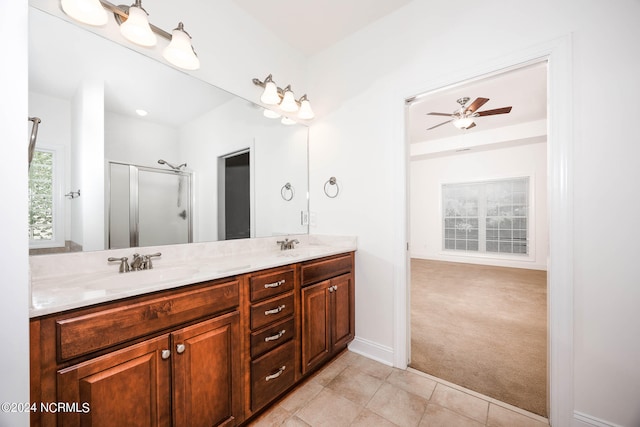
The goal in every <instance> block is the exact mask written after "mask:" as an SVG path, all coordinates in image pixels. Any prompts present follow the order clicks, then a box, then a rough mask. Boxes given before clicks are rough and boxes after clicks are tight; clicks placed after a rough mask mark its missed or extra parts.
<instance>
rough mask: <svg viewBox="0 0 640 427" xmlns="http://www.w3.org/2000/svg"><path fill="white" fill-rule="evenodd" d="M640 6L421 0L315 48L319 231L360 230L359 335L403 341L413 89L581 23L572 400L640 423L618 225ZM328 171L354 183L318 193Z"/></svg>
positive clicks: (627, 195)
mask: <svg viewBox="0 0 640 427" xmlns="http://www.w3.org/2000/svg"><path fill="white" fill-rule="evenodd" d="M639 15H640V3H638V2H637V1H634V0H619V1H617V2H615V4H612V3H605V2H600V1H594V0H591V1H577V0H570V1H565V2H556V1H552V0H543V1H540V2H533V3H523V2H509V1H503V0H492V1H485V2H475V1H471V0H465V1H462V2H440V3H434V2H423V1H417V0H416V1H414V2H412V3H410V4H409V5H407V6H406V7H405V8H403V9H401V10H399V11H397V12H396V13H394V14H392V15H390V16H388V17H386V18H384V19H381V20H379V21H377V22H375V23H374V24H373V25H371V26H369V27H367V28H365V29H363V30H361V31H359V32H358V33H356V34H354V35H353V36H351V37H349V38H348V39H347V40H344V41H342V42H340V43H338V44H337V45H335V46H333V47H331V48H329V49H327V50H325V51H323V52H320V53H319V54H317V55H315V56H314V57H312V58H311V60H310V62H309V73H310V79H309V87H310V89H309V94H310V96H311V94H314V95H313V99H314V109H315V110H316V112H317V113H318V114H319V115H321V116H322V117H321V118H320V119H319V120H316V121H315V123H314V125H313V127H312V129H311V136H310V140H311V154H310V158H311V159H312V164H311V181H310V182H311V205H312V210H314V211H316V212H317V213H318V225H317V227H316V228H314V229H313V232H317V233H344V234H355V235H358V237H359V240H358V246H359V250H358V252H357V255H356V265H357V269H356V280H357V283H358V285H357V291H356V298H357V299H356V334H357V336H358V337H359V338H360V339H362V340H366V342H370V343H374V344H376V345H378V347H377V348H375V349H374V350H376V351H378V354H384V351H382V350H390V351H391V352H392V353H393V351H394V350H396V349H394V348H393V347H394V345H395V344H394V331H393V330H392V327H391V325H392V324H393V322H394V313H395V310H396V301H394V292H393V290H394V287H397V286H404V283H403V281H402V277H401V275H400V274H398V271H402V270H403V268H404V265H403V262H402V260H403V259H404V256H403V255H404V254H403V252H404V242H402V239H401V236H402V233H403V229H402V226H398V224H399V223H400V224H401V223H402V222H403V221H404V213H403V207H402V206H399V205H401V204H403V201H404V199H403V188H404V178H405V177H404V175H403V166H402V165H403V164H405V162H406V159H405V157H404V153H403V148H402V147H403V144H404V137H403V127H404V122H403V120H404V118H403V98H404V97H408V96H411V95H415V94H417V93H420V92H424V91H426V90H428V89H435V88H438V87H442V86H445V85H448V84H450V83H455V80H454V79H455V78H456V76H467V75H468V74H467V73H468V72H469V71H468V70H469V69H473V70H477V69H483V68H484V67H486V66H488V65H490V64H491V63H492V62H494V61H497V60H498V59H499V58H504V57H506V56H509V55H513V54H514V53H516V52H519V51H522V50H523V49H531V48H533V47H534V46H537V45H539V44H542V43H547V42H549V41H551V40H553V39H555V38H557V37H560V36H566V35H569V34H571V35H572V41H573V43H572V46H573V48H572V52H571V53H572V64H571V65H572V68H573V76H572V79H571V81H572V87H571V88H568V89H566V91H568V93H570V94H572V95H571V99H570V100H569V101H570V102H571V104H572V107H573V129H574V141H573V147H574V156H573V158H572V159H571V160H572V161H573V165H574V170H573V176H572V177H571V178H573V181H574V183H575V184H574V188H573V190H574V193H573V197H574V211H575V218H574V221H573V223H574V230H573V233H574V235H575V240H574V241H573V242H572V244H573V248H574V260H573V265H572V267H573V271H574V296H575V298H574V303H575V311H574V313H573V319H572V320H573V326H574V328H573V329H574V343H573V344H574V347H573V350H574V355H573V364H574V376H575V383H574V393H575V395H574V404H573V406H574V408H575V410H576V411H578V412H581V413H584V414H588V416H589V417H593V418H599V419H602V420H606V421H607V422H609V423H616V424H619V425H625V426H631V425H639V424H640V414H639V413H638V410H637V408H638V403H637V395H638V388H639V385H640V365H639V364H638V363H637V360H640V339H638V338H637V337H638V336H640V310H638V309H637V301H639V300H640V287H639V286H637V283H638V278H637V277H638V276H637V268H636V264H637V260H636V259H635V258H637V257H636V252H637V251H634V250H633V249H631V246H629V244H631V245H633V243H632V242H635V241H637V240H638V238H639V237H640V229H638V228H637V227H634V226H630V227H624V232H621V233H615V232H612V225H613V224H614V223H615V221H616V219H615V218H616V216H614V215H613V212H626V213H630V214H631V213H632V212H637V211H638V209H639V208H640V206H639V204H640V200H639V199H638V198H637V197H634V196H633V195H632V194H634V193H633V191H635V190H632V188H634V187H633V185H634V184H630V183H637V182H640V168H638V167H637V159H638V158H639V157H640V144H639V143H638V138H637V136H636V132H635V130H634V128H633V126H618V125H616V123H619V122H620V114H619V111H618V109H616V108H615V106H629V105H634V104H635V103H636V102H637V99H638V98H639V96H640V93H639V92H640V90H639V85H638V80H637V76H638V75H640V50H639V49H637V46H636V41H637V40H639V39H640V26H638V25H637V22H636V21H637V17H638V16H639ZM469 77H471V76H469ZM552 93H553V88H552ZM552 96H553V95H552ZM596 105H597V107H596ZM612 107H613V108H612ZM623 108H624V107H623ZM331 175H335V176H337V177H338V178H339V179H341V180H342V182H343V188H344V191H343V192H342V193H341V195H340V196H339V198H337V199H334V200H329V199H327V198H326V197H325V196H324V195H323V193H322V184H323V183H324V181H325V180H326V179H327V178H328V177H329V176H331ZM623 183H627V185H628V186H626V187H625V186H624V185H623ZM614 206H615V207H620V208H613V207H614ZM618 209H620V210H618ZM631 215H633V214H631ZM623 223H624V222H623ZM399 236H400V238H399ZM622 331H624V332H622ZM380 346H382V348H380Z"/></svg>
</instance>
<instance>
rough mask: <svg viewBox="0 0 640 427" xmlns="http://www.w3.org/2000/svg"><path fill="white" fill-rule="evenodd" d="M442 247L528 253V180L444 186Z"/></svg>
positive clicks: (504, 252)
mask: <svg viewBox="0 0 640 427" xmlns="http://www.w3.org/2000/svg"><path fill="white" fill-rule="evenodd" d="M442 206H443V248H444V249H445V250H455V251H471V252H485V253H501V254H516V255H528V254H529V238H528V236H529V178H528V177H524V178H511V179H504V180H497V181H484V182H471V183H461V184H444V185H443V186H442Z"/></svg>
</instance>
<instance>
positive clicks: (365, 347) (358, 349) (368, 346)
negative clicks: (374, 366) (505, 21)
mask: <svg viewBox="0 0 640 427" xmlns="http://www.w3.org/2000/svg"><path fill="white" fill-rule="evenodd" d="M349 351H353V352H354V353H358V354H359V355H361V356H365V357H368V358H369V359H373V360H375V361H376V362H380V363H384V364H385V365H388V366H393V349H392V348H391V347H388V346H386V345H381V344H378V343H375V342H373V341H369V340H367V339H364V338H360V337H355V338H354V339H353V341H351V343H350V344H349Z"/></svg>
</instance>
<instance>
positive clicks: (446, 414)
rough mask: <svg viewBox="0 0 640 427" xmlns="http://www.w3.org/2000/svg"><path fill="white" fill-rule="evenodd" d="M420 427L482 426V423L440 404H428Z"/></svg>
mask: <svg viewBox="0 0 640 427" xmlns="http://www.w3.org/2000/svg"><path fill="white" fill-rule="evenodd" d="M420 427H484V424H483V423H481V422H478V421H476V420H472V419H471V418H467V417H465V416H464V415H461V414H459V413H457V412H453V411H452V410H450V409H447V408H444V407H442V406H440V405H435V404H429V405H428V406H427V410H426V411H425V413H424V416H423V417H422V421H420Z"/></svg>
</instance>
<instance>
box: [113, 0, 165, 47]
mask: <svg viewBox="0 0 640 427" xmlns="http://www.w3.org/2000/svg"><path fill="white" fill-rule="evenodd" d="M136 4H138V3H136ZM120 33H121V34H122V35H123V36H124V38H126V39H127V40H129V41H130V42H133V43H135V44H139V45H140V46H145V47H150V46H155V45H156V43H157V39H156V35H155V34H153V31H151V27H149V20H148V19H147V12H145V11H144V9H142V8H141V7H138V6H137V5H133V6H130V7H129V17H128V18H127V20H126V21H124V22H123V23H122V25H120Z"/></svg>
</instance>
